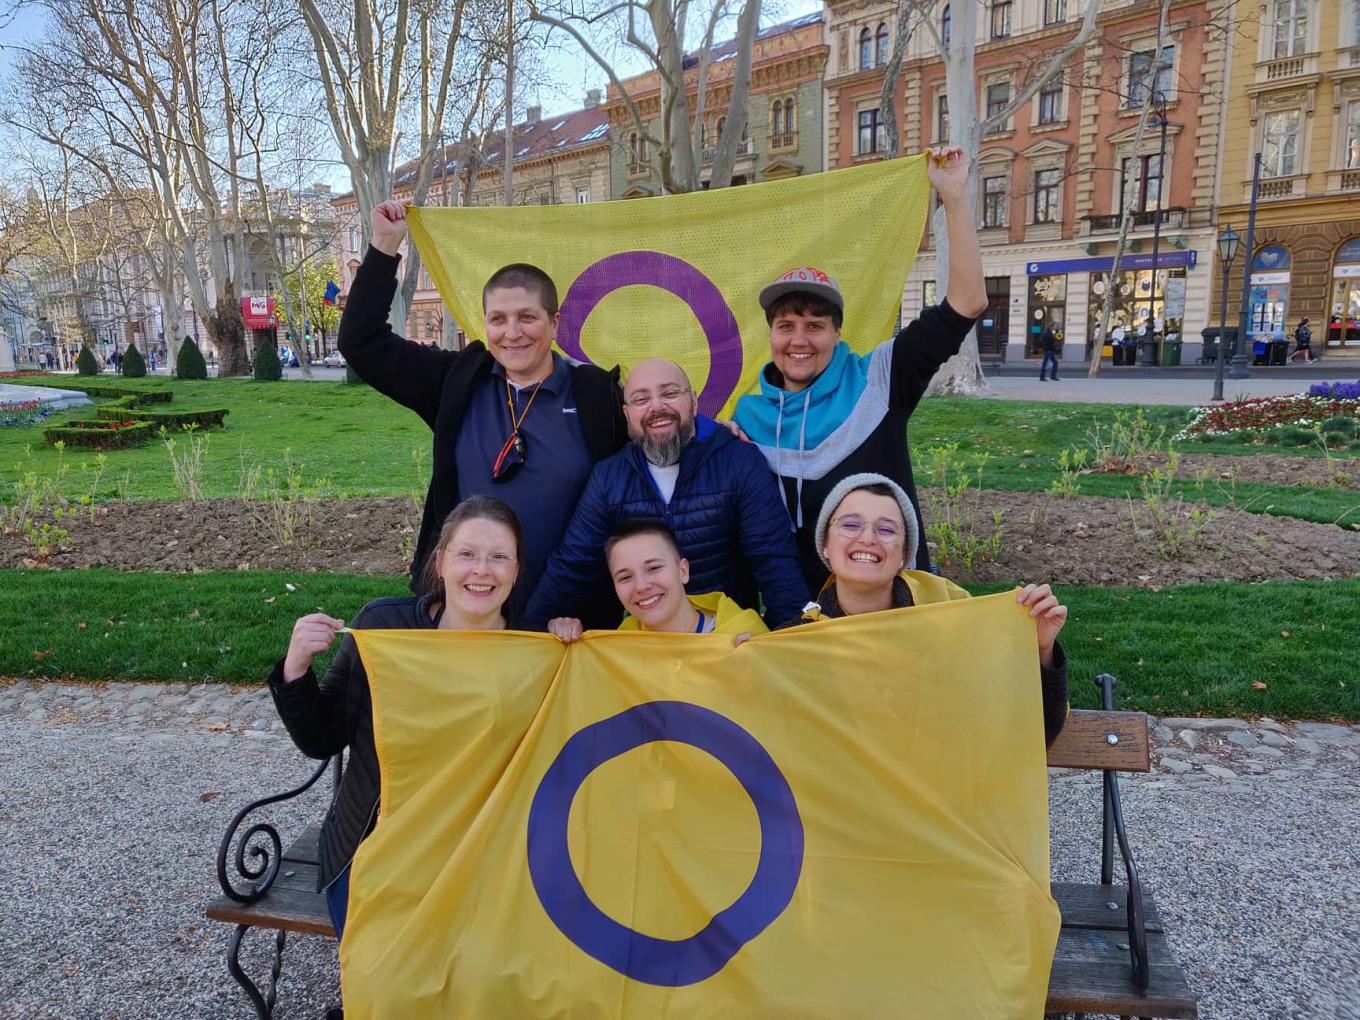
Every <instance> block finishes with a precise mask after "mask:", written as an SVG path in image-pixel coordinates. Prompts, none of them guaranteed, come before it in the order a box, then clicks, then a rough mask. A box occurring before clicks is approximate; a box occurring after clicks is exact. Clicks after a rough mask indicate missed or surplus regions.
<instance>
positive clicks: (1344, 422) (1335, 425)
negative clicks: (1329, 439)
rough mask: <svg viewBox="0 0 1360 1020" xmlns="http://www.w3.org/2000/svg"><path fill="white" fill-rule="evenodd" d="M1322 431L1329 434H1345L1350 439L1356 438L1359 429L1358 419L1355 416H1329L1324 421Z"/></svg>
mask: <svg viewBox="0 0 1360 1020" xmlns="http://www.w3.org/2000/svg"><path fill="white" fill-rule="evenodd" d="M1322 431H1323V432H1326V433H1327V434H1328V435H1334V436H1345V437H1346V438H1348V439H1351V438H1354V437H1355V434H1356V432H1357V431H1360V430H1358V429H1357V428H1356V420H1355V419H1354V418H1346V417H1336V418H1328V419H1327V420H1326V421H1324V422H1323V423H1322Z"/></svg>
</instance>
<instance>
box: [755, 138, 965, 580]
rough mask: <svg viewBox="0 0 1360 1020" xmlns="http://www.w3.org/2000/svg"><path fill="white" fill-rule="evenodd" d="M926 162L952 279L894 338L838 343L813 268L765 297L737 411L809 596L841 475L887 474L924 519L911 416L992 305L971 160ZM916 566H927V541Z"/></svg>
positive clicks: (945, 151)
mask: <svg viewBox="0 0 1360 1020" xmlns="http://www.w3.org/2000/svg"><path fill="white" fill-rule="evenodd" d="M926 166H927V174H928V175H929V177H930V183H931V184H932V185H933V186H934V187H935V190H936V192H938V193H939V196H940V202H941V204H942V205H943V207H944V211H945V218H946V220H947V222H948V225H949V282H948V286H947V287H946V290H945V295H944V298H943V300H941V302H940V303H939V304H937V305H933V306H931V307H929V308H926V309H925V310H924V311H922V312H921V314H920V316H919V317H918V318H916V319H914V320H912V321H911V322H909V323H908V324H907V325H906V326H905V327H904V328H903V329H902V331H901V332H900V333H898V334H897V336H896V337H894V338H893V339H891V340H887V341H885V342H884V343H881V344H879V345H878V346H877V347H876V348H874V350H873V351H872V352H870V353H869V354H867V355H863V356H861V355H858V354H856V353H855V352H854V351H852V350H851V349H850V345H849V344H847V343H845V342H844V341H843V340H842V339H841V333H840V330H841V323H842V320H843V316H844V312H845V299H844V297H843V296H842V295H841V289H840V285H839V284H838V283H837V282H836V280H835V278H834V277H832V276H830V275H828V274H827V273H825V272H823V271H822V270H820V269H816V268H813V267H811V266H804V267H801V268H798V269H793V270H790V271H789V272H787V273H785V274H784V275H783V276H781V277H779V279H777V280H775V281H774V282H773V283H771V284H769V285H768V286H766V287H765V288H764V289H762V290H761V292H760V306H761V308H763V309H764V310H765V319H766V321H767V322H768V323H769V325H770V357H771V360H770V361H769V363H768V364H766V365H765V367H764V369H762V370H761V373H760V390H759V392H757V393H755V394H752V395H749V396H745V397H742V398H741V400H739V401H738V402H737V410H736V414H735V416H734V417H735V420H736V423H737V425H738V426H740V427H741V429H742V430H743V431H744V432H745V433H746V435H747V436H749V437H750V438H751V440H752V441H754V442H755V443H756V444H758V445H759V447H760V450H761V452H762V453H764V454H765V459H766V460H767V461H768V463H769V465H770V470H772V471H773V472H774V473H775V474H776V475H778V476H779V481H780V492H781V495H782V496H783V498H784V501H785V504H786V505H787V506H788V508H789V513H790V515H791V516H792V517H793V521H794V525H795V526H796V528H797V531H798V551H799V556H800V561H801V564H802V568H803V573H804V576H805V577H806V578H807V582H808V586H809V587H810V588H811V589H812V590H813V591H816V590H817V589H818V588H820V587H821V584H822V581H823V580H825V578H826V568H825V566H823V564H822V562H821V558H820V557H819V556H818V554H817V553H818V550H817V548H816V546H815V544H814V543H813V537H812V522H813V521H814V520H816V518H817V509H818V508H819V507H820V506H821V505H822V502H823V501H824V500H825V499H826V495H827V493H828V492H830V491H831V489H832V487H834V486H835V485H836V483H837V482H839V481H840V480H841V479H842V478H845V477H846V476H847V475H852V474H855V473H856V472H859V471H881V472H883V473H884V474H886V475H888V476H890V477H891V478H892V479H893V480H894V481H895V482H897V484H898V485H900V486H901V487H902V488H903V489H904V490H906V492H907V494H908V495H909V496H910V497H911V502H912V507H913V514H915V516H916V519H917V523H918V526H919V524H920V519H921V517H920V510H919V509H916V502H917V501H916V486H915V482H914V480H913V478H912V471H911V454H910V453H909V451H908V446H907V420H908V419H909V418H910V417H911V414H912V412H913V411H914V410H915V409H916V405H917V404H918V403H919V402H920V400H921V397H922V396H924V395H925V392H926V387H927V386H928V385H929V384H930V380H931V377H933V376H934V375H935V372H936V371H937V370H938V369H939V367H940V366H941V365H943V364H944V363H945V362H946V361H947V360H949V358H951V357H953V356H954V355H955V354H957V353H958V352H959V348H960V347H961V346H962V344H963V341H964V338H965V337H967V335H968V331H969V330H970V329H972V328H973V323H974V322H975V321H976V320H977V317H978V316H979V315H980V314H982V312H983V310H984V309H985V308H986V307H987V288H986V285H985V282H984V280H983V276H982V257H981V255H980V254H979V252H978V239H977V228H976V226H975V224H974V219H973V211H972V203H971V200H970V198H969V184H968V160H967V158H966V157H965V155H964V152H963V149H961V148H957V147H951V148H942V149H931V150H930V151H929V155H928V159H927V162H926ZM912 565H913V566H915V567H917V568H919V569H921V570H929V569H930V557H929V553H928V552H927V551H926V547H925V544H924V543H922V545H921V548H920V550H919V552H918V554H917V558H916V561H915V562H914V563H913V564H912Z"/></svg>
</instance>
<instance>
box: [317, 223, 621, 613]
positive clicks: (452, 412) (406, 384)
mask: <svg viewBox="0 0 1360 1020" xmlns="http://www.w3.org/2000/svg"><path fill="white" fill-rule="evenodd" d="M400 262H401V257H400V256H397V255H385V254H383V253H382V252H380V251H378V250H377V249H376V248H372V247H370V248H369V249H368V254H366V255H365V256H364V261H363V264H362V265H360V266H359V269H358V272H356V273H355V275H354V284H353V286H351V287H350V292H349V298H348V300H347V301H346V303H345V312H344V315H342V316H341V318H340V332H339V337H338V340H337V343H338V346H339V348H340V353H341V354H343V355H344V356H345V361H346V362H348V364H349V367H350V368H352V369H354V373H355V374H356V375H357V376H358V377H359V378H360V379H362V380H363V381H364V382H366V383H368V384H369V385H370V386H372V387H373V388H374V389H375V390H377V391H378V392H379V393H382V394H384V395H385V396H388V397H391V398H392V399H393V400H395V401H396V402H397V403H399V404H401V405H402V406H403V407H409V408H410V409H411V410H412V411H414V412H415V413H416V414H418V415H420V417H421V420H423V421H424V422H425V424H426V425H428V426H430V429H431V430H432V431H433V432H434V458H433V467H432V469H431V471H432V474H431V478H430V487H429V490H428V491H427V492H426V494H425V509H424V512H423V514H422V515H421V518H420V534H419V536H418V537H417V539H416V552H415V558H414V560H413V561H412V563H411V573H412V575H413V580H412V585H411V586H412V588H413V589H414V588H415V584H416V582H415V578H419V576H420V570H421V567H422V566H424V563H425V560H426V558H427V557H428V556H429V555H430V552H431V549H432V548H433V546H434V543H435V541H436V539H437V538H438V537H439V528H440V526H441V525H442V524H443V522H444V518H445V517H447V516H448V514H449V511H451V510H452V509H453V508H454V507H455V506H457V505H458V502H459V500H460V499H461V498H462V497H461V495H460V492H459V488H458V461H457V453H456V448H457V443H458V433H459V431H460V429H461V428H462V426H463V418H464V416H465V415H466V413H467V408H468V402H469V399H470V398H471V395H472V392H473V390H474V389H475V388H476V387H477V386H478V385H480V384H481V383H482V381H483V380H485V379H487V378H488V377H489V376H490V374H491V367H492V365H493V364H495V361H494V359H493V358H492V357H491V355H490V354H489V353H488V352H487V349H486V348H485V347H484V346H483V345H482V344H481V343H471V344H468V346H467V347H466V348H465V349H463V350H461V351H446V350H443V349H442V348H439V347H432V346H429V345H427V344H418V343H414V342H412V341H410V340H406V339H403V338H402V337H400V336H398V335H397V334H396V333H394V332H393V331H392V328H391V326H390V325H389V324H388V322H387V316H388V311H389V310H390V309H391V307H392V295H393V294H394V293H395V292H396V289H397V266H398V265H399V264H400ZM571 387H572V392H573V394H574V395H575V397H576V406H577V407H578V409H579V414H580V420H581V432H582V434H583V436H584V437H585V443H586V451H587V453H588V455H589V457H590V461H591V463H592V464H595V463H598V462H599V461H602V460H604V459H605V458H606V457H608V456H610V455H611V454H613V453H615V452H616V451H618V450H620V449H622V448H623V446H624V445H625V444H626V443H627V442H628V426H627V423H626V422H625V421H624V417H623V397H622V394H621V392H620V390H619V372H618V369H617V368H615V369H614V370H613V371H610V372H606V371H605V370H604V369H602V368H597V367H595V366H594V365H573V366H572V369H571ZM545 496H546V494H545Z"/></svg>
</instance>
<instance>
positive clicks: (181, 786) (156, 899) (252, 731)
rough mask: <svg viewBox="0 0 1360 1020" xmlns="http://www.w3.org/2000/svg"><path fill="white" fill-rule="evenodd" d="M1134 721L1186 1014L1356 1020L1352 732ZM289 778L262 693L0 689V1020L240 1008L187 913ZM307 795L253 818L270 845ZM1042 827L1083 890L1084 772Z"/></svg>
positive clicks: (300, 767)
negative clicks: (240, 823) (1184, 984)
mask: <svg viewBox="0 0 1360 1020" xmlns="http://www.w3.org/2000/svg"><path fill="white" fill-rule="evenodd" d="M1154 722H1155V728H1154V730H1153V736H1154V741H1155V745H1156V749H1155V752H1154V756H1153V757H1154V771H1153V772H1152V773H1150V774H1148V775H1146V776H1141V775H1140V776H1129V777H1125V780H1124V782H1123V790H1124V802H1125V810H1126V813H1127V818H1128V826H1129V832H1130V837H1131V839H1132V841H1133V843H1134V847H1135V853H1136V855H1137V857H1138V860H1139V865H1140V869H1141V871H1142V876H1143V879H1144V881H1145V883H1147V885H1148V886H1149V887H1150V888H1151V889H1152V890H1153V891H1154V893H1155V895H1156V898H1157V902H1158V906H1159V909H1160V911H1161V913H1162V916H1163V918H1164V920H1165V922H1166V924H1167V928H1168V931H1169V932H1170V933H1171V938H1172V942H1173V944H1174V946H1175V949H1176V952H1177V954H1178V956H1179V957H1180V959H1181V962H1182V964H1183V965H1184V967H1185V969H1186V972H1187V975H1188V976H1189V979H1190V981H1191V984H1192V986H1194V987H1195V988H1196V990H1197V991H1198V992H1199V993H1200V994H1201V995H1202V996H1203V1001H1202V1004H1201V1016H1202V1017H1204V1018H1206V1020H1257V1018H1261V1020H1266V1018H1269V1020H1275V1018H1295V1017H1301V1018H1320V1020H1360V948H1358V947H1360V854H1358V853H1357V842H1358V841H1357V838H1356V837H1357V834H1358V833H1360V767H1358V766H1360V727H1356V726H1349V725H1335V724H1331V723H1316V722H1302V723H1291V722H1284V721H1280V722H1277V721H1275V720H1271V719H1259V720H1255V721H1244V720H1238V719H1175V718H1165V719H1159V720H1155V721H1154ZM310 767H311V765H310V763H309V762H308V761H307V760H306V759H304V758H302V757H301V755H299V754H298V753H297V751H296V750H295V749H294V748H293V746H292V744H291V742H290V741H289V739H288V736H287V734H286V733H285V732H284V731H283V730H282V727H281V725H280V724H279V722H278V719H277V716H276V715H275V712H274V708H273V705H272V704H271V702H270V699H269V696H268V694H267V692H266V691H264V690H263V689H262V688H258V687H232V686H227V685H222V684H198V685H192V686H191V685H185V684H163V685H162V684H135V683H128V684H78V683H42V682H32V681H27V682H25V681H20V682H17V683H12V684H9V685H4V684H3V681H0V874H4V875H5V876H6V879H5V881H4V882H3V883H0V1020H10V1018H19V1017H23V1018H30V1017H34V1018H38V1017H42V1018H46V1017H53V1018H55V1017H61V1018H76V1017H79V1018H85V1017H89V1018H96V1017H97V1018H138V1020H142V1018H150V1017H165V1018H184V1017H195V1018H212V1020H217V1018H221V1020H228V1018H246V1017H248V1016H250V1015H251V1013H250V1011H249V1009H248V1008H247V1006H246V1003H245V1000H244V998H243V997H242V996H241V995H240V993H239V992H238V991H237V989H236V987H235V985H234V984H232V983H231V981H230V979H229V978H228V976H227V975H226V972H225V967H224V964H223V954H224V952H225V948H226V943H227V938H228V935H229V932H228V930H227V928H226V927H225V926H223V925H217V924H213V923H210V922H207V921H206V920H205V919H204V918H203V914H202V910H203V905H204V903H205V902H206V901H207V900H208V899H209V898H210V897H212V896H214V895H216V892H217V888H216V879H215V875H214V867H215V864H214V856H215V853H216V848H217V843H218V840H219V839H220V837H221V833H222V830H223V829H224V827H225V825H226V823H227V821H228V819H229V818H230V817H231V815H232V814H233V813H234V812H235V811H236V810H237V809H238V808H239V807H240V806H242V805H243V804H244V803H246V802H247V801H249V800H252V799H255V798H256V797H259V796H263V795H266V794H270V793H276V792H280V791H282V790H285V789H288V788H289V787H291V786H293V785H296V783H297V782H298V781H299V779H300V778H302V777H305V776H306V775H307V774H308V772H309V771H310ZM309 797H310V799H307V800H304V801H300V802H294V803H293V804H290V805H284V806H281V807H279V808H278V809H276V811H275V814H274V816H273V820H275V821H277V822H278V824H279V825H280V828H281V831H282V832H283V833H284V835H285V839H286V838H287V835H288V834H289V833H293V832H296V831H297V829H298V827H300V826H301V825H302V824H305V823H306V822H307V821H314V820H316V819H319V818H320V816H321V814H322V812H323V811H324V806H325V793H324V791H322V792H321V793H319V794H317V795H315V796H311V795H309ZM1050 819H1051V828H1052V861H1053V875H1054V878H1055V879H1058V880H1067V881H1090V880H1092V879H1093V878H1094V877H1095V876H1096V874H1097V872H1098V866H1099V865H1098V859H1099V844H1100V833H1099V824H1100V788H1099V777H1098V776H1097V775H1095V774H1092V773H1087V772H1073V771H1066V770H1054V771H1053V775H1052V781H1051V784H1050ZM268 941H269V939H268V937H266V936H263V935H257V936H256V937H255V939H254V943H253V944H251V943H249V942H248V944H247V952H246V955H245V959H246V962H247V966H248V968H249V969H251V971H252V972H253V973H255V974H257V975H259V974H261V973H263V970H264V968H265V967H266V966H267V962H266V955H265V947H266V943H267V942H268ZM285 961H286V965H285V971H284V980H283V985H282V989H281V993H280V994H281V998H280V1007H279V1012H278V1014H277V1015H278V1016H279V1018H280V1020H292V1018H302V1017H307V1018H313V1017H319V1016H320V1015H321V1014H322V1013H323V1012H324V1010H325V1009H326V1008H327V1007H328V1006H330V1005H334V1003H335V1002H336V1001H337V998H338V985H337V978H336V963H335V950H334V945H333V943H331V942H330V941H329V940H325V939H321V938H316V937H306V938H302V937H293V938H290V940H289V943H288V949H287V952H286V954H285Z"/></svg>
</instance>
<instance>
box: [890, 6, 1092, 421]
mask: <svg viewBox="0 0 1360 1020" xmlns="http://www.w3.org/2000/svg"><path fill="white" fill-rule="evenodd" d="M938 6H939V4H938V0H898V4H897V31H896V33H895V38H894V46H893V53H892V57H891V58H890V60H889V63H888V69H887V70H888V72H889V73H887V74H885V79H884V82H883V101H884V105H883V107H882V109H883V110H885V111H888V113H889V115H890V116H891V117H892V124H893V127H892V130H891V131H890V132H889V134H888V145H889V152H890V154H896V152H897V144H898V141H897V137H896V135H897V131H896V114H895V107H894V106H893V104H892V97H893V93H894V92H895V90H896V87H897V78H898V77H899V75H900V71H901V65H902V57H903V54H904V53H905V51H906V47H907V44H908V42H909V40H910V39H911V37H912V35H913V33H914V32H915V31H916V30H917V29H918V28H920V27H924V28H925V29H926V31H927V32H929V34H930V38H931V42H932V45H933V48H934V49H935V50H936V51H937V52H939V53H940V55H941V56H942V57H943V59H944V67H945V97H946V102H948V104H949V113H950V116H949V144H950V145H958V146H962V148H963V150H964V152H965V154H966V155H967V157H968V167H969V183H970V189H969V191H970V194H971V196H972V202H973V204H974V210H973V217H974V222H976V219H977V209H976V205H977V191H978V189H977V184H978V173H977V160H978V154H979V153H980V151H981V148H982V138H983V135H985V134H986V133H987V132H988V131H990V130H992V129H993V128H995V127H997V126H998V125H1001V124H1004V123H1005V122H1006V121H1008V120H1009V119H1010V118H1011V117H1012V116H1013V115H1014V114H1015V112H1016V111H1017V110H1019V109H1020V108H1021V107H1022V106H1024V105H1025V104H1026V103H1028V102H1029V101H1030V100H1031V99H1032V98H1033V97H1034V96H1035V95H1036V94H1037V93H1038V92H1039V90H1040V89H1042V88H1043V87H1044V86H1045V85H1046V84H1048V83H1049V82H1051V81H1055V80H1057V79H1058V78H1059V77H1061V75H1062V74H1063V73H1064V70H1065V68H1066V67H1067V66H1068V64H1070V63H1071V62H1072V59H1073V57H1075V56H1076V55H1077V54H1078V53H1080V52H1081V51H1082V50H1083V49H1084V48H1085V46H1086V44H1087V42H1089V41H1090V39H1091V38H1092V37H1093V36H1094V35H1095V32H1096V28H1097V18H1098V16H1099V14H1100V10H1101V0H1090V2H1089V3H1088V4H1087V6H1086V13H1085V16H1084V17H1083V18H1082V21H1081V24H1080V25H1079V27H1078V28H1077V31H1076V34H1075V35H1073V36H1072V37H1071V38H1070V39H1069V40H1068V41H1067V42H1066V43H1065V44H1064V45H1062V46H1061V47H1059V48H1058V49H1057V51H1055V52H1054V53H1053V54H1052V55H1051V56H1049V57H1047V58H1045V59H1043V60H1041V61H1040V62H1039V63H1038V65H1036V66H1035V67H1034V68H1033V69H1032V70H1031V73H1030V74H1029V76H1028V77H1027V78H1026V79H1025V80H1024V82H1023V83H1022V84H1021V86H1020V88H1019V89H1017V90H1016V92H1015V94H1014V95H1012V96H1011V97H1010V101H1009V102H1008V103H1007V104H1006V106H1005V108H1004V109H1002V110H999V111H997V112H996V113H994V114H992V115H991V116H988V117H982V116H979V115H978V106H977V77H976V72H975V70H974V51H975V50H976V49H977V42H978V39H977V28H978V24H977V22H978V6H979V5H978V4H977V3H971V2H964V3H955V4H953V5H952V6H951V8H950V13H951V24H950V31H949V37H948V39H946V38H945V36H944V33H943V32H942V30H941V27H940V22H939V19H938V18H937V17H936V16H935V15H936V9H937V7H938ZM930 232H931V236H932V237H933V238H934V239H935V277H936V279H935V286H936V292H937V293H939V294H943V293H945V292H946V290H947V288H948V285H949V232H948V230H947V229H946V228H945V213H944V209H943V208H942V207H941V208H938V209H936V210H935V213H934V215H933V216H932V217H931V224H930ZM986 390H987V380H986V378H985V377H984V376H983V374H982V362H981V360H980V359H979V358H978V347H977V330H976V329H974V330H972V331H970V332H969V334H968V337H967V339H966V340H964V343H963V348H962V349H961V350H960V351H959V353H958V354H956V355H954V357H952V358H950V359H949V360H948V361H946V362H945V363H944V365H943V366H942V367H941V368H940V371H939V372H937V373H936V374H935V378H934V379H932V380H931V384H930V392H931V393H932V394H936V395H953V396H967V395H973V394H978V393H983V392H986Z"/></svg>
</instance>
